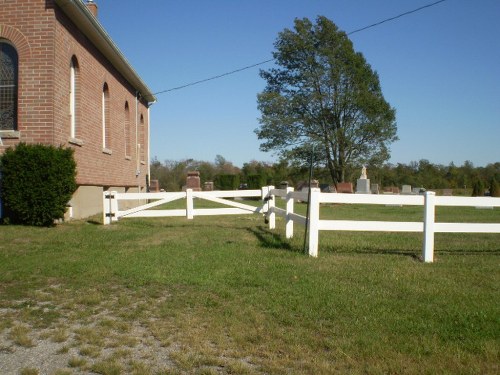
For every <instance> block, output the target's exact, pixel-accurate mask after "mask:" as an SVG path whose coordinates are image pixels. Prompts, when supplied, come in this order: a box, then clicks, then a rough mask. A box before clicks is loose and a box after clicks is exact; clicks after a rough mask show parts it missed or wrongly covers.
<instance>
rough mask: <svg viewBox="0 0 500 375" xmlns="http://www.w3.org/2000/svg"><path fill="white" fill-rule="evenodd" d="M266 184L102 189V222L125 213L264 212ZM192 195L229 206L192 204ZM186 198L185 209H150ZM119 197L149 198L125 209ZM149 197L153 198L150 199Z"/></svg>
mask: <svg viewBox="0 0 500 375" xmlns="http://www.w3.org/2000/svg"><path fill="white" fill-rule="evenodd" d="M268 194H269V188H268V187H263V188H262V189H261V190H229V191H193V190H191V189H188V190H186V191H185V192H175V193H118V192H116V191H105V192H104V195H103V223H104V224H105V225H107V224H111V222H113V221H117V220H119V219H120V218H126V217H168V216H185V217H186V218H188V219H193V218H194V217H195V216H204V215H241V214H252V213H265V212H267V204H266V203H265V198H266V197H267V196H268ZM255 197H258V198H260V199H262V202H261V203H262V204H261V205H260V206H257V207H256V206H252V205H248V204H244V203H240V202H237V201H234V200H228V199H224V198H255ZM195 198H199V199H204V200H208V201H211V202H215V203H218V204H223V205H226V206H229V207H224V208H195V205H194V200H195ZM179 199H185V200H186V208H185V209H152V208H154V207H158V206H161V205H163V204H166V203H169V202H172V201H175V200H179ZM119 201H135V202H149V203H144V204H140V205H137V206H136V207H133V208H129V209H120V205H119ZM150 201H153V202H150Z"/></svg>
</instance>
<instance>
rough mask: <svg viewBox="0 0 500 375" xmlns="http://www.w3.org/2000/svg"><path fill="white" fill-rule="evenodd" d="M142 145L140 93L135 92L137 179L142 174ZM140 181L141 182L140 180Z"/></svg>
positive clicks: (138, 188) (139, 185) (138, 186)
mask: <svg viewBox="0 0 500 375" xmlns="http://www.w3.org/2000/svg"><path fill="white" fill-rule="evenodd" d="M140 152H141V150H140V143H139V91H136V92H135V159H136V166H135V177H136V178H138V177H139V174H140V172H141V169H140V167H141V160H140V159H141V155H140ZM138 181H139V180H138ZM140 191H141V184H140V182H138V183H137V192H138V193H140Z"/></svg>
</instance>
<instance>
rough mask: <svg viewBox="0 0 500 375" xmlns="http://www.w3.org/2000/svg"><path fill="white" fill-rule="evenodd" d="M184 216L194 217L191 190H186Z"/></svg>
mask: <svg viewBox="0 0 500 375" xmlns="http://www.w3.org/2000/svg"><path fill="white" fill-rule="evenodd" d="M186 218H187V219H189V220H191V219H193V218H194V202H193V190H192V189H187V190H186Z"/></svg>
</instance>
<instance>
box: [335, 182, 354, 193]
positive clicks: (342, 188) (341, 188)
mask: <svg viewBox="0 0 500 375" xmlns="http://www.w3.org/2000/svg"><path fill="white" fill-rule="evenodd" d="M337 193H347V194H352V193H354V190H353V186H352V183H351V182H339V183H338V184H337Z"/></svg>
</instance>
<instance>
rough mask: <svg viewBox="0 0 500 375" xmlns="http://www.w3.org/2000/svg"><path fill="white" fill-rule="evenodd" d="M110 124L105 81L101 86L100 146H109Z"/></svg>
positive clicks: (107, 91) (107, 89) (107, 90)
mask: <svg viewBox="0 0 500 375" xmlns="http://www.w3.org/2000/svg"><path fill="white" fill-rule="evenodd" d="M110 128H111V124H110V117H109V88H108V84H107V83H105V84H104V86H103V88H102V148H103V149H106V150H108V149H110V148H111V134H110V133H111V129H110Z"/></svg>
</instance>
